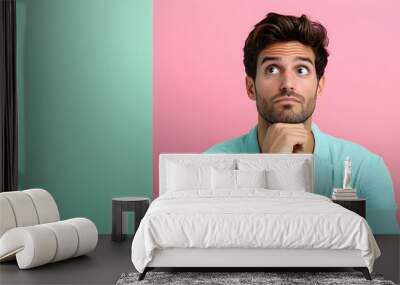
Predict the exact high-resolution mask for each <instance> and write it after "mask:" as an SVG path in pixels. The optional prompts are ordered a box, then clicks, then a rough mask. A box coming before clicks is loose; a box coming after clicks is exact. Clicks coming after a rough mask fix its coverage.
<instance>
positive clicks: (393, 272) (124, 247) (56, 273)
mask: <svg viewBox="0 0 400 285" xmlns="http://www.w3.org/2000/svg"><path fill="white" fill-rule="evenodd" d="M375 238H376V240H377V242H378V244H379V247H380V249H381V252H382V256H381V257H380V258H378V259H377V260H376V262H375V266H374V272H376V273H382V274H383V275H384V276H385V278H386V279H389V280H392V281H394V282H395V283H396V284H399V280H400V236H393V235H391V236H390V235H385V236H383V235H378V236H375ZM131 241H132V237H129V238H128V239H126V240H125V241H124V242H120V243H116V242H112V241H111V237H110V235H101V236H100V237H99V243H98V245H97V248H96V250H95V251H94V252H92V253H91V254H89V255H88V256H81V257H77V258H74V259H69V260H64V261H61V262H57V263H52V264H47V265H44V266H41V267H37V268H33V269H28V270H19V269H18V266H17V264H16V262H8V263H2V264H0V284H1V285H6V284H115V283H116V281H117V280H118V278H119V276H120V275H121V274H122V273H123V272H129V271H134V267H133V265H132V263H131V260H130V249H131ZM310 271H311V270H310Z"/></svg>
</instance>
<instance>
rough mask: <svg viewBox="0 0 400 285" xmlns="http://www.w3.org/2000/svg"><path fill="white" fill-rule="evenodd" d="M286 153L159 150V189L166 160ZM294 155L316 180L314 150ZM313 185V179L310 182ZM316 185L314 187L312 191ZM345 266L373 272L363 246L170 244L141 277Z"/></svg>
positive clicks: (366, 274) (273, 156)
mask: <svg viewBox="0 0 400 285" xmlns="http://www.w3.org/2000/svg"><path fill="white" fill-rule="evenodd" d="M287 156H288V155H287V154H201V156H199V154H193V153H179V154H160V157H159V177H160V179H159V192H160V195H161V194H163V193H165V192H166V188H165V185H166V166H167V160H175V159H177V160H182V159H207V160H208V159H210V160H213V159H221V158H229V159H230V158H232V159H237V158H256V157H258V158H259V157H268V158H271V159H278V160H279V159H285V158H287ZM290 156H291V158H292V159H299V160H308V161H310V166H311V169H312V171H311V173H312V176H311V177H310V179H312V180H311V181H313V180H314V177H313V173H314V159H313V155H312V154H290ZM311 185H313V183H311ZM312 191H313V189H311V192H312ZM282 267H284V268H310V269H312V268H338V267H340V268H343V267H350V268H353V269H355V270H357V271H361V272H362V273H363V275H364V277H365V278H366V279H367V280H371V275H370V273H369V270H368V268H367V267H366V264H365V261H364V260H363V259H362V257H361V251H360V250H355V249H352V250H349V249H341V250H339V249H335V250H334V249H269V248H266V249H264V248H263V249H258V248H206V249H203V248H168V249H156V250H155V251H154V255H153V259H152V260H151V261H150V262H149V263H148V264H147V267H146V268H145V269H144V271H143V273H141V274H140V275H139V280H143V279H144V277H145V275H146V273H147V272H148V271H151V270H154V269H156V268H203V269H207V270H208V269H210V270H213V269H217V268H230V269H233V270H234V271H246V269H247V270H250V269H254V268H259V269H262V268H269V269H270V268H282Z"/></svg>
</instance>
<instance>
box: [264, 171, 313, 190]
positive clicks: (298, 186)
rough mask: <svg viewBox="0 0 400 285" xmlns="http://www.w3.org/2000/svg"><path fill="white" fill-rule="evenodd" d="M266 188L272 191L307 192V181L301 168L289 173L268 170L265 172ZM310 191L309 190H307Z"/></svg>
mask: <svg viewBox="0 0 400 285" xmlns="http://www.w3.org/2000/svg"><path fill="white" fill-rule="evenodd" d="M267 181H268V183H267V188H268V189H272V190H289V191H303V192H305V191H307V190H306V189H311V188H307V187H308V181H307V177H305V176H304V170H303V169H302V168H296V169H294V170H292V171H290V172H289V173H287V172H285V171H278V170H274V169H270V170H268V171H267ZM308 191H310V190H308Z"/></svg>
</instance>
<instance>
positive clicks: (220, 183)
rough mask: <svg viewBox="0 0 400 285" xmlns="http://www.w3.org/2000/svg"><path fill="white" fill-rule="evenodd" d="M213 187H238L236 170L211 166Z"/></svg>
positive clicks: (215, 188) (214, 188)
mask: <svg viewBox="0 0 400 285" xmlns="http://www.w3.org/2000/svg"><path fill="white" fill-rule="evenodd" d="M211 189H213V190H217V189H233V190H235V189H236V170H234V169H216V168H214V167H212V168H211Z"/></svg>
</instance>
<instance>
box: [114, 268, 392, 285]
mask: <svg viewBox="0 0 400 285" xmlns="http://www.w3.org/2000/svg"><path fill="white" fill-rule="evenodd" d="M138 277H139V273H136V272H131V273H124V274H122V275H121V277H120V278H119V279H118V281H117V285H133V284H157V285H164V284H172V285H175V284H179V285H184V284H213V285H217V284H223V285H228V284H229V285H232V284H241V285H242V284H268V285H269V284H271V285H272V284H273V285H275V284H280V285H281V284H282V285H292V284H321V285H322V284H329V285H331V284H337V285H346V284H385V285H386V284H387V285H396V284H395V283H394V282H392V281H389V280H384V278H383V276H382V275H381V274H371V277H372V280H371V281H369V280H366V279H365V278H364V276H363V275H362V273H361V272H157V271H150V272H147V274H146V277H145V278H144V279H143V280H141V281H138Z"/></svg>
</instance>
